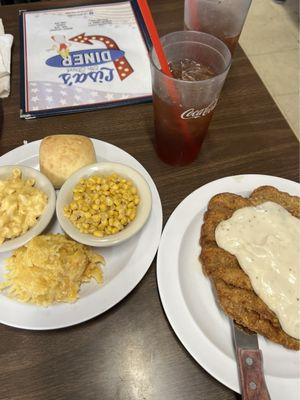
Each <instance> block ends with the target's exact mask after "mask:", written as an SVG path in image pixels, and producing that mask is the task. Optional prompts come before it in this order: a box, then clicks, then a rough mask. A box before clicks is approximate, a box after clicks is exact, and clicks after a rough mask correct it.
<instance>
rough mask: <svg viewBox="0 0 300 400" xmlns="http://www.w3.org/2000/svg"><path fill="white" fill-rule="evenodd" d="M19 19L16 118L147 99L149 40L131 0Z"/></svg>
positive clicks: (28, 13) (31, 14)
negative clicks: (20, 74) (20, 72)
mask: <svg viewBox="0 0 300 400" xmlns="http://www.w3.org/2000/svg"><path fill="white" fill-rule="evenodd" d="M20 18H21V26H22V29H21V30H22V46H21V60H22V61H23V62H22V67H23V68H22V69H23V79H22V82H21V94H22V95H21V117H22V118H35V117H40V116H49V115H56V114H64V113H71V112H78V111H86V110H93V109H98V108H106V107H112V106H117V105H124V104H130V103H139V102H144V101H149V100H151V75H150V65H149V57H148V49H149V46H150V40H149V36H148V32H147V30H146V27H145V24H144V21H143V19H142V16H141V13H140V10H139V8H138V5H137V2H136V0H130V1H120V2H117V3H111V4H98V5H91V6H81V7H69V8H57V9H50V10H38V11H22V12H21V14H20Z"/></svg>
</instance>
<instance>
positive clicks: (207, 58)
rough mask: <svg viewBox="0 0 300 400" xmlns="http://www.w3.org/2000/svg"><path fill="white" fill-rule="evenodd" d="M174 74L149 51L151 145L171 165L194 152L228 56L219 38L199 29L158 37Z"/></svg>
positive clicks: (185, 160)
mask: <svg viewBox="0 0 300 400" xmlns="http://www.w3.org/2000/svg"><path fill="white" fill-rule="evenodd" d="M161 41H162V45H163V47H164V50H165V53H166V56H167V59H168V61H169V66H170V70H171V72H172V75H173V77H172V78H171V77H169V76H167V75H165V74H164V73H163V72H162V71H161V70H160V68H159V63H158V60H157V58H156V55H155V52H154V51H152V58H151V61H152V62H151V72H152V87H153V107H154V120H155V148H156V151H157V154H158V155H159V157H160V158H161V159H162V160H163V161H165V162H166V163H168V164H171V165H186V164H188V163H190V162H192V161H193V160H194V159H195V158H196V157H197V155H198V153H199V150H200V148H201V145H202V142H203V140H204V137H205V134H206V132H207V130H208V127H209V123H210V121H211V119H212V116H213V112H214V108H215V106H216V104H217V101H218V98H219V94H220V91H221V89H222V86H223V83H224V80H225V77H226V75H227V72H228V69H229V66H230V61H231V56H230V52H229V50H228V48H227V47H226V46H225V44H224V43H223V42H221V41H220V40H219V39H217V38H215V37H213V36H211V35H208V34H206V33H201V32H191V31H183V32H174V33H171V34H168V35H166V36H164V37H163V38H162V39H161Z"/></svg>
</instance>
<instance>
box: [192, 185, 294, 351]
mask: <svg viewBox="0 0 300 400" xmlns="http://www.w3.org/2000/svg"><path fill="white" fill-rule="evenodd" d="M266 201H273V202H274V203H278V204H280V205H281V206H282V207H284V208H285V209H287V210H288V211H289V212H290V213H291V214H292V215H294V216H295V217H297V218H300V198H299V197H297V196H290V195H289V194H288V193H284V192H280V191H279V190H277V189H275V188H274V187H272V186H261V187H259V188H257V189H256V190H254V192H253V193H252V194H251V196H250V197H249V198H244V197H242V196H238V195H236V194H232V193H221V194H218V195H216V196H214V197H213V198H212V199H211V200H210V202H209V204H208V208H207V211H206V213H205V215H204V223H203V225H202V228H201V237H200V244H201V254H200V262H201V264H202V269H203V272H204V273H205V275H207V276H208V277H209V278H210V279H211V280H212V282H213V284H214V286H215V289H216V292H217V296H218V301H219V304H220V305H221V307H222V309H223V310H224V312H225V313H226V314H227V315H229V317H231V318H232V319H233V320H234V321H235V322H236V323H237V324H239V325H241V326H242V327H244V328H247V329H249V330H251V331H253V332H257V333H259V334H261V335H263V336H265V337H266V338H268V339H269V340H271V341H273V342H276V343H279V344H281V345H283V346H285V347H287V348H289V349H293V350H299V349H300V341H299V340H297V339H295V338H293V337H291V336H289V335H288V334H286V333H285V332H284V331H283V330H282V328H281V326H280V323H279V320H278V318H277V317H276V315H275V314H274V313H273V311H271V310H270V309H269V307H268V306H267V305H266V304H265V303H264V302H263V301H262V300H261V299H260V298H259V297H258V296H257V294H256V293H255V292H254V290H253V288H252V285H251V282H250V279H249V277H248V275H247V274H246V273H245V272H244V271H243V270H242V268H241V267H240V265H239V263H238V261H237V259H236V257H235V256H233V255H232V254H230V253H228V252H227V251H225V250H223V249H221V248H220V247H218V245H217V243H216V240H215V229H216V227H217V225H218V224H219V223H220V222H221V221H223V220H226V219H228V218H230V217H231V216H232V214H233V213H234V212H235V211H236V210H238V209H239V208H242V207H247V206H256V205H258V204H261V203H264V202H266Z"/></svg>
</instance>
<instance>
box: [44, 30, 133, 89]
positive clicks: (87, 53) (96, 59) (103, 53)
mask: <svg viewBox="0 0 300 400" xmlns="http://www.w3.org/2000/svg"><path fill="white" fill-rule="evenodd" d="M51 39H52V40H53V42H54V45H53V47H54V48H55V49H56V51H57V53H58V54H57V55H56V56H53V57H50V58H48V59H47V60H46V65H48V66H49V67H56V68H74V67H75V68H76V67H78V68H86V67H95V66H99V69H98V70H97V71H95V70H94V69H93V70H91V69H90V71H88V72H82V71H80V72H78V73H77V72H76V73H74V74H70V73H62V74H60V75H59V78H61V79H62V80H63V82H64V83H65V84H66V85H68V86H71V85H72V84H73V83H83V82H85V81H86V80H87V79H91V80H93V81H94V82H100V83H101V82H103V81H107V82H109V81H112V80H113V79H114V72H115V71H116V72H117V75H118V77H119V78H120V80H121V81H123V80H124V79H126V78H128V76H129V75H131V74H132V73H133V71H134V70H133V68H132V67H131V65H130V64H129V62H128V60H127V59H126V57H125V52H124V51H123V50H121V49H119V47H118V45H117V44H116V42H115V41H114V40H113V39H111V38H109V37H107V36H102V35H89V36H87V35H85V33H82V34H80V35H77V36H74V37H72V38H69V39H67V38H66V36H65V35H54V36H51ZM97 41H98V42H101V43H103V44H104V45H105V48H94V49H93V48H92V49H84V50H76V51H70V46H71V45H72V43H71V42H75V43H79V44H86V45H92V46H93V45H94V42H97ZM53 47H52V48H53ZM111 62H112V63H113V64H114V68H108V67H102V65H103V64H106V63H111Z"/></svg>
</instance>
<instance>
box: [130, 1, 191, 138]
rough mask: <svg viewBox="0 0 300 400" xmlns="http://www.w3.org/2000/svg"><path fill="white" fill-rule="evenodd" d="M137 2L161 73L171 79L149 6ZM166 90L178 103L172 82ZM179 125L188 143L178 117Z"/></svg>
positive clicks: (184, 125) (187, 135)
mask: <svg viewBox="0 0 300 400" xmlns="http://www.w3.org/2000/svg"><path fill="white" fill-rule="evenodd" d="M137 2H138V5H139V7H140V10H141V13H142V15H143V18H144V21H145V24H146V26H147V28H148V32H149V35H150V38H151V41H152V44H153V47H154V49H155V51H156V55H157V58H158V60H159V63H160V67H161V71H162V72H163V73H164V74H166V75H167V76H169V77H170V78H173V75H172V72H171V70H170V67H169V64H168V61H167V57H166V55H165V53H164V50H163V47H162V45H161V42H160V38H159V35H158V32H157V29H156V25H155V23H154V21H153V17H152V14H151V11H150V8H149V5H148V3H147V0H137ZM168 89H169V94H170V96H171V97H172V98H173V100H174V102H175V104H176V103H179V94H178V92H177V90H176V87H175V85H174V84H173V82H172V81H169V82H168ZM179 123H180V126H181V129H182V132H183V134H184V136H185V139H186V141H187V142H190V141H191V136H190V133H189V130H188V126H187V123H186V122H185V121H184V120H182V119H181V118H180V117H179Z"/></svg>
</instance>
